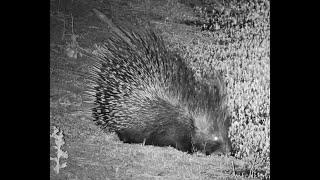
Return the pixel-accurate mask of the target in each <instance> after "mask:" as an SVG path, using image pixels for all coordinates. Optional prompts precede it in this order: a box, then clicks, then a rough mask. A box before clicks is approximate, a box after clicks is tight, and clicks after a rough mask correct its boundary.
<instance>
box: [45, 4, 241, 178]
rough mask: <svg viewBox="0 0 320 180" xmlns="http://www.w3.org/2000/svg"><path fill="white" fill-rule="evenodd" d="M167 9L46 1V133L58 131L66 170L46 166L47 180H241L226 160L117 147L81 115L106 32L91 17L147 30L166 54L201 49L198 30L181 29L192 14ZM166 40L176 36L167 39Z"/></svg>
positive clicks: (179, 7) (180, 7)
mask: <svg viewBox="0 0 320 180" xmlns="http://www.w3.org/2000/svg"><path fill="white" fill-rule="evenodd" d="M163 2H167V3H163ZM169 3H170V1H160V0H158V1H156V0H154V1H151V0H149V1H134V0H132V1H124V0H123V1H121V0H109V1H106V0H93V1H89V0H76V1H71V0H60V1H58V0H51V1H50V132H51V133H53V127H58V128H59V130H62V132H63V138H62V139H63V141H64V142H65V144H64V145H63V146H62V147H61V150H62V151H63V152H67V154H68V157H67V158H60V160H59V163H60V164H63V163H65V162H66V167H63V168H60V170H59V173H57V172H56V171H54V168H53V167H55V166H56V162H54V161H51V164H50V179H52V180H55V179H61V180H62V179H68V180H71V179H73V180H76V179H81V180H82V179H94V180H100V179H104V180H105V179H141V180H142V179H245V178H244V176H242V175H241V174H240V173H237V175H235V172H236V171H237V172H241V169H242V168H244V167H243V166H244V165H243V163H242V162H240V161H238V160H235V159H233V158H232V157H224V156H204V155H202V154H193V155H190V154H186V153H183V152H180V151H178V150H176V149H174V148H171V147H153V146H142V145H139V144H135V145H133V144H124V143H122V142H120V141H119V140H118V139H117V137H116V136H114V135H113V134H106V133H103V132H101V130H100V129H99V128H98V127H96V126H95V125H94V124H93V123H92V120H91V117H90V114H89V113H88V112H87V111H86V110H87V109H88V107H89V105H87V104H85V103H84V99H83V90H84V87H85V84H86V83H87V82H86V78H85V77H86V75H87V73H88V66H90V65H91V63H93V61H92V55H91V53H92V51H93V49H94V45H95V43H98V42H102V41H103V40H105V39H106V38H107V37H108V35H109V33H108V30H107V26H106V24H104V23H103V22H101V21H100V20H99V19H98V18H97V17H96V16H95V14H94V13H93V11H92V9H93V8H96V9H99V10H100V11H101V12H103V13H105V14H106V15H107V16H108V17H109V18H110V19H112V20H113V21H114V22H116V23H121V22H122V21H128V22H130V23H133V24H135V25H141V24H144V23H146V22H149V23H150V25H151V26H153V27H154V28H155V29H156V30H159V33H162V35H163V36H164V39H165V41H166V42H167V43H168V46H169V47H177V46H179V45H178V44H181V43H184V42H186V41H192V40H193V39H194V38H199V39H201V40H203V41H206V40H207V39H206V38H205V37H204V36H202V33H201V31H200V30H199V28H197V27H195V26H189V25H187V24H185V23H182V22H184V21H185V20H194V19H195V17H194V16H193V11H192V8H191V7H190V6H188V5H187V4H174V5H175V6H171V4H169ZM168 7H171V10H170V9H169V10H168ZM174 8H176V9H174ZM154 9H157V11H155V10H154ZM173 34H179V36H175V38H173V37H170V35H173ZM175 43H176V44H175ZM50 144H51V146H50V157H56V156H57V150H56V149H55V148H54V146H55V141H54V138H51V139H50Z"/></svg>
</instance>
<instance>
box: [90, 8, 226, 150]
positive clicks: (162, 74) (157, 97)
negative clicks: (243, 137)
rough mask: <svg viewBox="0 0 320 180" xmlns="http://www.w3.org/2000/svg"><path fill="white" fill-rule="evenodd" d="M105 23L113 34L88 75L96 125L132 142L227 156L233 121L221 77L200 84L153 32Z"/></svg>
mask: <svg viewBox="0 0 320 180" xmlns="http://www.w3.org/2000/svg"><path fill="white" fill-rule="evenodd" d="M98 12H99V11H98ZM96 13H97V12H96ZM99 13H100V12H99ZM98 15H100V16H103V14H102V13H101V14H98ZM100 19H101V17H100ZM102 19H103V20H104V21H105V22H106V21H107V22H108V23H109V26H110V24H111V28H112V31H111V35H110V37H109V39H108V41H106V42H104V43H102V44H99V46H98V48H97V55H96V58H95V59H96V62H95V63H94V65H93V67H92V68H91V70H90V74H91V76H90V77H89V80H90V82H91V83H90V84H89V90H88V92H89V94H90V97H91V99H92V103H93V104H94V107H93V109H92V112H93V113H92V114H93V117H94V119H95V120H94V121H95V122H96V124H97V125H99V126H101V127H102V129H106V130H109V131H110V130H111V131H114V132H116V133H117V134H118V136H119V138H120V140H122V141H124V142H128V143H142V142H145V144H150V145H158V146H173V147H175V148H177V149H179V150H182V151H187V152H192V151H193V149H197V150H204V151H205V152H206V153H207V154H210V153H212V152H214V151H217V150H220V151H225V149H226V147H228V144H229V140H228V137H227V133H228V124H230V122H229V120H228V118H227V110H226V107H225V105H224V104H225V103H224V101H225V96H226V93H225V86H224V82H223V79H222V77H221V76H220V75H219V74H218V73H214V75H213V76H212V77H210V78H204V80H200V81H199V80H198V81H197V80H196V79H195V77H194V73H193V71H192V70H191V69H190V68H189V67H188V66H187V65H186V63H185V62H184V61H183V60H182V59H181V58H180V56H178V55H177V54H175V53H173V52H170V51H168V50H167V49H166V47H165V46H164V42H163V40H162V38H161V37H160V36H158V35H156V34H155V32H154V31H153V30H152V29H151V28H150V27H148V26H147V27H146V28H144V29H142V28H136V29H135V30H133V29H130V27H132V26H130V25H122V26H116V25H114V24H112V22H111V21H109V19H106V17H103V18H102Z"/></svg>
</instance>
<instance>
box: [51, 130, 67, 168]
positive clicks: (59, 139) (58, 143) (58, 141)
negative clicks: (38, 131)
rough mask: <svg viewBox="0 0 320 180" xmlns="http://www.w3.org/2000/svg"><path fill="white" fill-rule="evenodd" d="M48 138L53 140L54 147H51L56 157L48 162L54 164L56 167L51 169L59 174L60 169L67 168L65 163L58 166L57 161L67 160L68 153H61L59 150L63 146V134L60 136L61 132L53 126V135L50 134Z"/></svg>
mask: <svg viewBox="0 0 320 180" xmlns="http://www.w3.org/2000/svg"><path fill="white" fill-rule="evenodd" d="M50 138H54V139H55V144H56V146H53V147H54V148H55V149H57V157H54V158H52V157H50V160H52V161H55V162H56V166H55V167H54V168H53V170H54V171H55V172H56V173H57V174H59V170H60V169H62V168H65V167H67V162H65V163H63V164H60V163H59V160H60V158H66V159H67V158H68V153H67V152H63V151H62V150H61V147H62V146H63V145H64V143H65V142H64V141H63V139H62V138H63V134H62V130H61V131H60V132H59V129H57V128H56V127H55V126H53V133H52V134H50Z"/></svg>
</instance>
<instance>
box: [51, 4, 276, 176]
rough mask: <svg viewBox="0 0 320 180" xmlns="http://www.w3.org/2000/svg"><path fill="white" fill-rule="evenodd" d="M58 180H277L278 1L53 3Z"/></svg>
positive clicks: (53, 152) (53, 144)
mask: <svg viewBox="0 0 320 180" xmlns="http://www.w3.org/2000/svg"><path fill="white" fill-rule="evenodd" d="M50 179H52V180H55V179H57V180H58V179H70V180H71V179H74V180H76V179H79V180H87V179H94V180H100V179H101V180H102V179H103V180H106V179H110V180H111V179H116V180H118V179H119V180H120V179H121V180H122V179H123V180H127V179H132V180H136V179H138V180H140V179H141V180H147V179H148V180H149V179H150V180H153V179H154V180H155V179H159V180H160V179H161V180H168V179H169V180H176V179H183V180H185V179H191V180H193V179H201V180H202V179H204V180H207V179H232V180H249V179H250V180H252V179H260V180H269V179H270V0H50Z"/></svg>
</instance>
